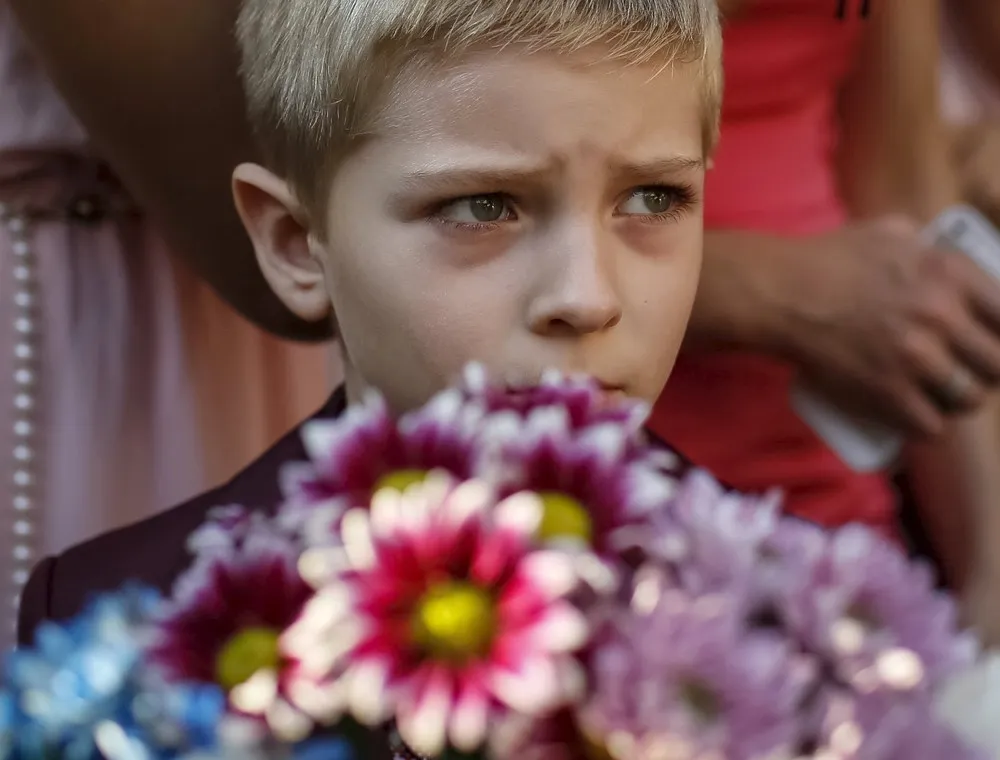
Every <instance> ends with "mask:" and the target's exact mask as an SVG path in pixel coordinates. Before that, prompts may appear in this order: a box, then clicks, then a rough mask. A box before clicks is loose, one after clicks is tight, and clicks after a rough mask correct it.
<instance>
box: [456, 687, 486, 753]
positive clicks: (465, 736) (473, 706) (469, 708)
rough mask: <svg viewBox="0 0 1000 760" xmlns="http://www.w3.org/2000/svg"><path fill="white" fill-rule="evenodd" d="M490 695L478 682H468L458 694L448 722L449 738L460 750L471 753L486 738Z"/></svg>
mask: <svg viewBox="0 0 1000 760" xmlns="http://www.w3.org/2000/svg"><path fill="white" fill-rule="evenodd" d="M488 727H489V696H488V695H487V693H486V692H485V691H484V690H483V689H482V688H481V687H480V686H479V685H478V684H466V686H465V687H464V689H463V690H462V691H461V693H460V694H459V695H458V698H457V699H456V701H455V706H454V708H453V710H452V714H451V720H450V721H449V724H448V738H449V739H450V740H451V743H452V745H453V746H454V747H455V749H457V750H458V751H460V752H467V753H471V752H473V751H474V750H476V749H478V748H479V747H480V746H481V745H482V744H483V742H484V741H485V740H486V734H487V730H488Z"/></svg>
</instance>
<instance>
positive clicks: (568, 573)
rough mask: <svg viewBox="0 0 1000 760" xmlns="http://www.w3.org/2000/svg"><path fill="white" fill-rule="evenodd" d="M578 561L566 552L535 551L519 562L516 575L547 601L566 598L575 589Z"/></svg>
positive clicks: (577, 579)
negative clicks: (534, 588) (527, 582)
mask: <svg viewBox="0 0 1000 760" xmlns="http://www.w3.org/2000/svg"><path fill="white" fill-rule="evenodd" d="M577 562H578V559H577V558H576V557H575V556H574V555H573V554H570V553H568V552H563V551H557V550H541V551H535V552H532V553H531V554H529V555H528V556H527V557H525V558H524V559H523V560H521V564H520V566H519V567H518V573H519V574H520V575H521V576H522V577H523V578H524V579H526V580H527V581H529V582H530V583H531V584H532V585H533V586H535V587H537V588H538V590H539V591H540V592H541V593H542V595H543V596H544V597H545V598H547V599H558V598H560V597H563V596H566V595H567V594H569V593H570V592H571V591H573V589H575V588H576V586H577V583H578V581H579V577H578V575H577V571H576V565H577Z"/></svg>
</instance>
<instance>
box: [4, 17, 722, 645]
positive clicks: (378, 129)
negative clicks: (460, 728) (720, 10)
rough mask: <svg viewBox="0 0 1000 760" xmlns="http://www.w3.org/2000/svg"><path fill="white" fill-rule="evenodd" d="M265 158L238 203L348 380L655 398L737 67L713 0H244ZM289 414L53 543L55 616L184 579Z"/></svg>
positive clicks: (30, 594)
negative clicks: (191, 544)
mask: <svg viewBox="0 0 1000 760" xmlns="http://www.w3.org/2000/svg"><path fill="white" fill-rule="evenodd" d="M239 37H240V42H241V45H242V51H243V73H244V79H245V86H246V91H247V97H248V101H249V107H250V115H251V119H252V121H253V123H254V126H255V128H256V130H257V132H258V134H259V135H260V139H261V142H262V145H263V147H264V149H265V155H266V168H265V166H258V165H249V164H246V165H242V166H240V167H238V168H237V169H236V172H235V175H234V191H235V197H236V203H237V206H238V208H239V211H240V214H241V217H242V219H243V221H244V224H245V225H246V228H247V231H248V233H249V235H250V237H251V239H252V241H253V244H254V247H255V249H256V252H257V257H258V259H259V262H260V265H261V267H262V268H263V271H264V273H265V275H266V277H267V279H268V281H269V282H270V284H271V286H272V288H273V289H274V291H275V292H276V293H277V294H278V295H279V297H280V298H281V299H282V300H283V301H284V302H285V303H286V304H287V305H288V306H289V307H290V308H291V309H292V310H293V311H294V312H295V313H296V314H298V315H299V316H302V317H305V318H308V319H312V320H322V319H328V318H331V317H332V318H333V319H335V321H336V324H337V329H338V334H339V336H340V339H341V344H342V347H343V354H344V366H345V368H346V387H345V389H342V390H340V391H338V392H337V393H335V394H334V396H333V398H332V399H331V401H330V402H329V404H328V405H327V407H326V408H325V409H324V410H323V411H322V412H321V414H322V415H326V416H334V415H336V414H338V413H340V412H341V411H342V410H343V408H344V406H345V404H347V403H351V401H353V400H354V399H356V398H358V397H359V396H360V394H361V393H362V391H363V389H364V388H366V387H375V388H378V389H379V390H380V391H382V393H383V394H385V396H386V398H387V399H388V400H389V402H390V404H391V405H392V406H393V407H394V408H395V409H397V410H400V411H402V410H405V409H409V408H412V407H414V406H416V405H419V404H420V403H422V402H423V401H425V400H426V399H427V398H428V397H429V396H430V395H431V394H432V393H434V392H435V391H437V390H438V389H440V388H441V387H443V386H444V385H446V384H448V383H449V382H450V381H452V380H453V379H454V378H455V377H456V375H457V373H458V372H459V371H460V370H461V368H462V367H463V366H464V365H465V364H466V363H467V362H469V361H472V360H478V361H481V362H483V363H484V364H486V365H487V367H488V368H490V369H491V370H492V371H493V372H494V373H496V374H497V375H498V376H500V377H502V378H504V379H505V380H506V381H507V382H509V383H511V384H515V385H517V384H525V383H530V382H532V381H533V380H535V379H537V378H538V377H539V375H540V373H541V372H542V371H543V370H544V369H546V368H549V367H554V368H559V369H563V370H568V371H580V372H586V373H589V374H591V375H594V376H595V377H596V378H598V379H599V381H600V382H601V383H602V384H603V385H604V386H605V387H606V388H607V389H608V390H609V392H621V393H624V394H628V395H630V396H636V397H640V398H643V399H646V400H648V401H649V402H652V401H654V400H655V399H656V397H657V395H658V394H659V392H660V390H661V388H662V387H663V385H664V383H665V382H666V380H667V376H668V375H669V373H670V369H671V367H672V365H673V362H674V358H675V356H676V354H677V351H678V348H679V346H680V343H681V339H682V337H683V335H684V330H685V325H686V322H687V319H688V314H689V311H690V309H691V305H692V301H693V298H694V294H695V288H696V285H697V281H698V273H699V267H700V261H701V243H702V217H701V193H702V185H703V179H704V172H705V166H706V162H707V160H708V156H709V155H710V153H711V151H712V148H713V146H714V141H715V135H716V131H717V120H718V115H719V101H720V88H721V75H720V63H721V62H720V33H719V26H718V19H717V15H716V8H715V0H603V1H602V2H600V3H596V2H584V0H545V2H540V1H539V0H247V1H246V4H245V7H244V10H243V14H242V16H241V20H240V25H239ZM303 457H304V453H303V450H302V447H301V445H300V443H299V441H298V435H297V432H295V431H293V432H292V433H291V434H289V436H288V437H286V438H285V439H284V440H282V441H281V442H279V443H278V444H277V445H276V446H275V447H274V448H272V449H271V450H270V451H269V452H267V453H266V454H264V455H263V457H261V459H259V460H258V461H257V462H255V463H254V464H253V465H251V466H250V467H249V468H247V469H246V470H245V471H244V472H242V473H241V474H239V475H237V476H236V478H234V479H233V480H232V481H231V482H229V483H228V484H226V485H224V486H222V487H221V488H218V489H216V490H215V491H212V492H210V493H207V494H204V495H202V496H200V497H198V498H196V499H194V500H192V501H190V502H188V503H186V504H183V505H181V506H179V507H176V508H174V509H173V510H170V511H168V512H166V513H164V514H162V515H160V516H158V517H155V518H153V519H151V520H147V521H144V522H141V523H139V524H137V525H133V526H131V527H128V528H125V529H123V530H120V531H117V532H115V533H111V534H108V535H106V536H103V537H101V538H98V539H96V540H94V541H91V542H89V543H86V544H84V545H82V546H79V547H77V548H75V549H72V550H70V551H68V552H66V553H65V554H63V555H62V556H60V557H58V558H49V559H47V560H45V561H44V562H43V563H42V564H41V565H40V566H39V567H38V568H37V569H36V571H35V573H34V575H33V577H32V580H31V582H30V583H29V586H28V588H27V590H26V592H25V595H24V599H23V604H22V608H21V613H20V625H19V634H20V639H21V641H22V642H27V641H29V640H30V639H31V637H32V632H33V630H34V628H35V626H36V625H37V623H38V622H39V621H40V620H42V619H61V618H66V617H68V616H71V615H73V614H74V613H76V612H77V611H78V610H79V608H80V606H81V604H82V603H83V602H84V601H85V600H86V598H87V597H88V596H89V595H90V594H92V593H93V592H97V591H103V590H109V589H113V588H115V587H117V586H119V585H121V584H122V583H123V582H125V581H127V580H130V579H135V580H139V581H142V582H145V583H148V584H152V585H154V586H157V587H159V588H161V589H168V588H169V587H170V585H171V583H172V582H173V580H174V579H175V578H176V577H177V576H178V574H179V573H181V572H182V571H183V570H184V569H185V566H186V564H187V562H188V558H187V556H186V553H185V549H184V542H185V538H186V536H187V535H188V534H189V533H190V532H191V531H192V530H193V529H194V528H196V527H197V526H198V525H199V524H200V522H201V521H202V520H203V519H204V517H205V513H206V511H207V510H208V509H210V508H211V507H213V506H217V505H223V504H231V503H241V504H245V505H247V506H250V507H255V508H259V509H263V510H268V509H273V508H274V507H275V506H276V503H277V500H278V493H277V471H278V469H279V467H280V466H281V464H283V463H284V462H286V461H289V460H292V459H297V458H303Z"/></svg>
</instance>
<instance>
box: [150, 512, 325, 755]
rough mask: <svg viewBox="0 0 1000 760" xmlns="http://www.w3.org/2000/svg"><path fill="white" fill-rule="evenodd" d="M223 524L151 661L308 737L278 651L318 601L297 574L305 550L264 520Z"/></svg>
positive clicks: (174, 599) (285, 732)
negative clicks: (286, 691) (290, 698)
mask: <svg viewBox="0 0 1000 760" xmlns="http://www.w3.org/2000/svg"><path fill="white" fill-rule="evenodd" d="M217 517H218V519H219V520H220V521H221V522H218V523H214V522H212V521H210V522H209V523H208V524H207V525H206V527H204V528H203V529H202V530H201V531H200V533H199V535H200V536H201V537H202V539H203V543H205V544H207V548H206V549H205V550H204V551H203V552H202V553H200V554H199V555H198V557H197V559H196V561H195V563H194V565H193V566H192V567H191V569H190V570H188V571H187V572H186V573H185V574H184V575H183V576H181V577H180V578H179V579H178V581H177V583H176V585H175V588H174V592H173V594H172V595H171V598H170V599H169V600H168V602H167V604H166V605H165V607H164V609H163V610H162V611H161V614H160V615H158V618H157V622H156V626H155V632H154V643H153V645H152V646H151V648H150V659H151V662H152V664H153V665H154V667H155V668H156V671H157V673H158V675H160V676H162V677H163V679H164V680H165V681H166V682H168V683H203V684H217V685H218V686H220V687H221V688H222V689H223V691H224V692H225V693H226V694H227V697H228V700H229V704H230V707H231V709H232V710H233V711H234V712H235V713H237V714H241V715H246V716H252V717H255V718H259V719H261V720H265V721H266V722H267V724H268V725H269V726H270V728H271V730H272V731H273V732H275V733H276V734H277V735H278V736H284V737H286V738H291V739H297V738H301V736H303V735H304V734H305V733H306V732H307V731H308V730H309V728H311V724H310V723H309V722H308V721H307V719H306V718H305V716H303V715H301V714H298V713H297V711H295V710H294V709H293V708H292V707H291V706H290V705H289V704H288V703H287V702H286V701H285V700H284V699H283V698H282V690H283V681H284V679H285V677H286V675H287V670H288V668H289V667H290V666H292V665H293V664H294V663H291V662H289V661H288V660H287V658H284V657H283V656H282V655H281V653H280V650H279V646H278V642H279V639H280V636H281V634H282V633H283V632H284V631H285V629H287V628H288V627H289V626H290V625H291V624H292V623H293V622H294V621H295V620H296V619H297V618H298V617H299V615H300V614H301V612H302V610H303V609H304V607H305V605H306V602H307V601H308V600H309V599H310V598H311V597H312V595H313V591H312V589H311V588H310V587H309V586H308V585H307V584H306V583H305V582H304V581H303V580H302V578H301V576H300V575H299V572H298V568H297V562H298V559H299V556H300V552H301V546H300V545H299V544H298V542H297V541H295V540H294V539H293V538H291V537H290V536H288V535H287V534H286V533H284V532H283V531H282V530H280V529H279V528H278V526H277V525H276V523H275V521H273V520H270V519H267V518H265V517H263V516H262V515H259V514H250V513H241V512H240V511H239V510H238V509H233V508H229V509H226V510H224V511H223V512H220V513H217ZM207 538H211V539H212V540H211V541H208V540H207ZM196 543H198V542H196Z"/></svg>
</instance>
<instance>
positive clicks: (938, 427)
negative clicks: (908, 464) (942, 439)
mask: <svg viewBox="0 0 1000 760" xmlns="http://www.w3.org/2000/svg"><path fill="white" fill-rule="evenodd" d="M893 397H894V399H895V402H896V405H897V406H898V407H899V409H900V410H902V414H903V416H902V417H901V418H900V420H899V421H900V423H901V424H902V425H903V426H904V428H903V432H905V433H907V435H908V436H917V437H921V438H934V437H936V436H938V435H940V434H941V433H942V432H943V431H944V426H945V417H944V414H942V413H941V410H940V409H938V408H937V406H935V405H934V404H933V403H932V402H931V401H930V400H929V399H928V397H927V394H926V393H925V392H924V391H923V389H922V388H919V387H912V386H911V387H908V388H902V389H900V390H899V391H897V392H896V393H895V394H893Z"/></svg>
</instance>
